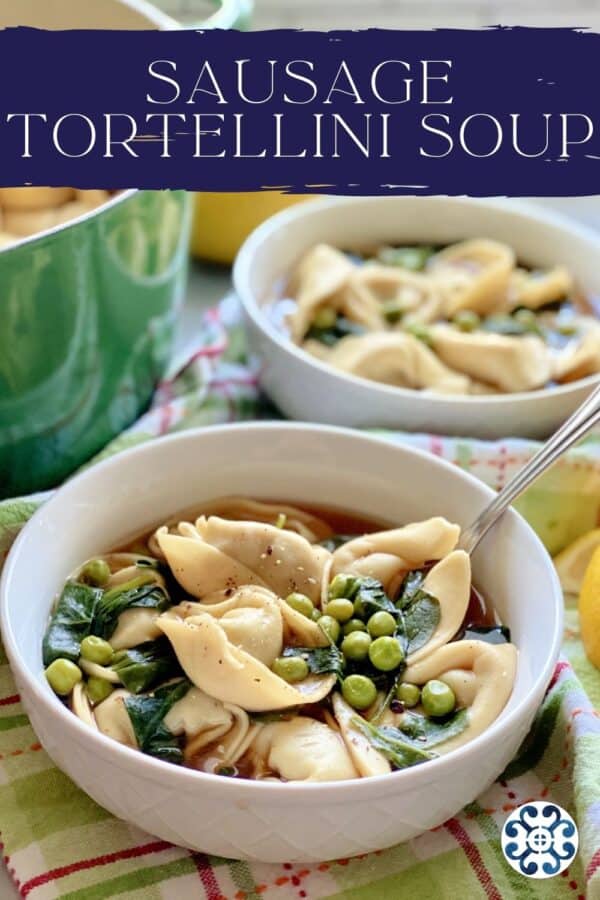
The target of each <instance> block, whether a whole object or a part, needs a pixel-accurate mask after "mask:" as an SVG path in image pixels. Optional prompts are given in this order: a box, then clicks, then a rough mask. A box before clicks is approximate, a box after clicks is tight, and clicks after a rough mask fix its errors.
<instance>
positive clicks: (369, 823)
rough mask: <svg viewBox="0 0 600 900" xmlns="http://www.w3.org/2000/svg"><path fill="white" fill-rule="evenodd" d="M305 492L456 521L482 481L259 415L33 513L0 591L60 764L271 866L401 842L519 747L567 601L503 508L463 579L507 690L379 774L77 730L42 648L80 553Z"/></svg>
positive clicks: (166, 831)
mask: <svg viewBox="0 0 600 900" xmlns="http://www.w3.org/2000/svg"><path fill="white" fill-rule="evenodd" d="M232 493H245V494H250V495H254V496H257V497H272V498H284V499H290V500H296V501H298V502H300V503H301V502H302V501H303V500H304V501H306V502H309V503H317V504H324V505H328V504H329V505H330V506H338V507H342V508H344V507H345V508H346V509H349V510H355V511H358V512H360V513H363V514H365V515H367V516H374V517H379V518H383V519H386V520H390V521H396V522H410V521H414V520H416V519H420V518H424V517H427V516H431V515H434V514H441V515H445V516H447V517H448V518H450V519H452V520H454V521H457V522H459V523H461V524H463V525H464V524H466V523H468V522H469V521H470V519H471V518H472V517H473V516H474V515H475V514H476V513H477V512H478V511H479V510H480V509H481V508H482V506H483V505H484V504H485V503H486V502H487V501H488V500H489V499H490V498H491V497H492V492H491V491H490V490H489V488H487V487H485V486H484V485H482V484H481V483H479V482H478V481H476V480H475V479H474V478H472V477H471V476H469V475H466V474H464V473H463V472H462V471H460V470H459V469H457V468H455V467H453V466H451V465H449V464H447V463H445V462H443V461H440V460H437V459H435V458H433V457H430V456H428V455H426V454H423V453H420V452H417V451H415V450H411V449H406V448H399V447H396V446H393V445H391V444H389V443H387V442H385V441H382V440H380V439H377V438H371V437H365V436H362V435H359V434H355V433H352V432H349V431H344V430H341V429H335V428H325V427H319V426H308V425H290V424H278V423H273V424H253V425H238V426H224V427H219V428H209V429H207V430H203V431H191V432H185V433H183V434H180V435H176V436H173V437H169V438H164V439H162V440H157V441H154V442H152V443H150V444H147V445H144V446H142V447H139V448H136V449H134V450H130V451H127V452H125V453H123V454H121V455H119V456H118V457H116V458H114V459H111V460H108V461H106V462H104V463H101V464H100V465H97V466H95V467H94V468H92V469H89V470H88V471H86V472H84V473H83V474H82V475H79V476H78V477H77V478H75V479H73V481H70V482H69V483H68V484H67V485H65V486H64V487H63V488H62V489H61V490H59V491H58V492H57V493H56V494H55V496H54V497H52V499H50V500H49V501H48V502H47V503H46V504H45V505H44V506H43V507H42V508H41V509H40V510H39V511H38V512H37V513H36V514H35V515H34V516H33V518H32V519H31V521H30V522H29V524H28V525H27V526H26V527H25V528H24V530H23V532H22V533H21V535H20V536H19V538H18V539H17V541H16V543H15V545H14V547H13V549H12V550H11V552H10V554H9V557H8V560H7V562H6V566H5V569H4V574H3V578H2V583H1V585H0V624H1V628H2V634H3V639H4V643H5V646H6V650H7V652H8V656H9V659H10V662H11V666H12V670H13V672H14V675H15V678H16V681H17V685H18V688H19V691H20V693H21V697H22V699H23V703H24V705H25V708H26V710H27V712H28V714H29V715H30V717H31V721H32V723H33V727H34V728H35V730H36V732H37V734H38V736H39V738H40V741H41V742H42V744H43V745H44V747H45V749H46V750H47V752H48V753H49V754H50V756H51V757H52V758H53V759H54V761H55V762H56V764H57V765H58V766H59V767H60V768H61V769H63V770H64V771H65V772H66V773H67V774H68V775H70V777H71V778H72V779H73V780H74V781H75V782H76V783H77V784H78V785H79V786H80V787H81V788H83V790H85V791H87V793H88V794H90V796H92V797H93V798H94V799H95V800H96V801H97V802H98V803H100V804H101V805H102V806H105V807H106V808H107V809H109V810H110V811H111V812H113V813H114V814H115V815H117V816H120V817H121V818H122V819H125V820H127V821H128V822H131V823H134V824H135V825H138V826H140V827H141V828H145V829H146V830H147V831H150V832H152V833H154V834H156V835H159V836H160V837H162V838H164V839H165V840H168V841H172V842H174V843H177V844H182V845H184V846H188V847H192V848H195V849H198V850H203V851H206V852H209V853H215V854H219V855H222V856H226V857H238V858H248V859H259V860H263V861H269V862H279V861H285V860H289V861H294V860H295V861H311V860H312V861H314V860H321V859H329V858H334V857H340V856H351V855H353V854H358V853H363V852H367V851H370V850H375V849H379V848H382V847H387V846H389V845H391V844H394V843H397V842H399V841H403V840H407V839H408V838H411V837H414V836H415V835H416V834H419V833H420V832H422V831H424V830H425V829H428V828H432V827H434V826H436V825H439V824H440V823H441V822H443V821H444V820H445V819H447V818H448V817H449V816H452V815H454V814H455V813H456V812H457V811H458V810H459V809H460V808H461V807H462V806H464V804H465V803H468V802H469V801H471V800H473V799H474V798H475V797H476V796H477V795H478V794H479V793H480V792H481V791H482V790H483V789H484V788H486V787H487V786H488V785H489V784H490V783H491V782H492V781H493V779H494V778H495V777H497V776H498V775H499V773H500V772H501V771H502V769H503V768H504V766H505V765H506V764H507V763H508V762H509V760H510V759H511V757H512V756H513V755H514V754H515V752H516V751H517V749H518V747H519V744H520V743H521V741H522V739H523V738H524V737H525V735H526V733H527V730H528V728H529V726H530V724H531V721H532V718H533V716H534V714H535V711H536V709H537V707H538V705H539V703H540V701H541V699H542V697H543V694H544V690H545V688H546V686H547V684H548V681H549V679H550V677H551V675H552V671H553V668H554V664H555V661H556V658H557V655H558V649H559V644H560V637H561V631H562V628H561V625H562V596H561V592H560V588H559V585H558V581H557V578H556V574H555V572H554V569H553V567H552V564H551V561H550V559H549V557H548V556H547V554H546V551H545V550H544V548H543V547H542V545H541V543H540V541H539V540H538V538H537V537H536V536H535V534H534V533H533V531H532V530H531V529H530V528H529V526H528V525H527V524H526V523H525V521H524V520H523V519H522V518H521V517H520V516H519V515H518V514H517V513H515V512H510V513H508V514H507V515H506V516H505V517H504V519H503V521H502V522H501V523H500V525H499V526H498V527H497V528H496V529H495V530H494V532H493V533H492V534H490V535H489V536H488V537H487V538H486V540H485V543H483V544H482V545H481V547H480V549H479V550H478V551H477V553H476V554H475V558H474V578H475V583H476V584H477V585H478V586H479V587H480V588H481V589H482V590H483V591H484V593H485V594H486V595H487V596H488V597H489V598H490V599H491V600H492V601H493V603H494V604H495V606H496V609H497V610H498V612H499V614H500V616H501V618H502V620H503V621H504V622H505V623H507V624H508V625H509V626H510V627H511V629H512V634H513V639H514V641H515V643H516V644H517V646H518V648H519V663H518V669H517V678H516V683H515V688H514V691H513V694H512V697H511V699H510V701H509V703H508V705H507V707H506V709H505V710H504V711H503V713H502V714H501V716H500V717H499V718H498V720H497V721H496V722H495V723H494V725H493V726H492V727H491V728H490V729H489V730H488V731H487V732H486V733H485V734H484V735H482V736H481V737H479V738H477V739H476V740H474V741H472V742H471V743H470V744H468V745H466V746H465V747H464V748H461V749H458V750H456V751H454V752H452V753H449V754H448V755H447V756H444V757H441V758H439V759H436V760H432V761H431V762H428V763H426V764H424V765H422V766H417V767H416V768H413V769H407V770H405V771H400V772H396V773H393V774H390V775H386V776H379V777H375V778H369V779H363V780H357V781H346V782H333V783H332V782H329V783H327V784H323V783H320V784H301V783H295V784H276V783H259V782H252V781H238V780H233V779H227V778H220V777H218V776H215V775H208V774H204V773H200V772H193V771H191V770H190V769H184V768H179V767H177V766H173V765H169V764H167V763H163V762H159V761H158V760H154V759H152V758H150V757H148V756H143V755H142V754H141V753H138V752H136V751H134V750H130V749H127V748H125V747H122V746H121V745H120V744H117V743H115V742H114V741H112V740H109V739H108V738H106V737H104V736H102V735H99V734H98V733H96V732H94V731H92V730H91V729H89V728H88V727H87V726H86V725H84V724H83V723H82V722H81V721H80V720H79V719H77V718H76V717H75V716H74V715H73V714H72V713H70V712H69V711H68V710H67V709H65V708H64V707H63V705H62V704H61V703H60V702H59V700H58V699H57V698H56V697H55V696H54V694H53V693H52V691H51V690H50V688H49V686H48V685H47V683H46V680H45V678H44V674H43V666H42V659H41V642H42V636H43V633H44V629H45V626H46V622H47V618H48V613H49V611H50V608H51V605H52V602H53V599H54V597H55V596H56V594H57V592H58V591H60V589H61V586H62V584H63V582H64V580H65V578H66V577H67V575H68V574H69V572H71V571H73V569H74V568H75V567H76V566H77V565H78V564H79V563H80V562H81V560H82V559H85V558H86V557H89V556H91V555H93V554H94V553H98V552H99V551H102V550H107V549H109V548H111V547H113V546H114V545H116V544H118V543H119V542H120V541H122V540H124V539H126V538H127V537H129V536H131V535H132V534H135V533H136V532H138V533H139V532H140V531H142V530H143V529H144V528H146V527H149V526H152V525H153V524H154V523H159V522H161V521H162V520H163V519H164V518H165V517H167V516H168V515H170V514H172V513H173V512H175V511H177V510H178V509H183V508H184V507H186V506H189V505H190V504H191V503H194V502H201V501H203V500H206V499H208V498H212V497H217V496H219V495H224V494H232Z"/></svg>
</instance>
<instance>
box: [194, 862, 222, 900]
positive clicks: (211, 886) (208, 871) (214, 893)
mask: <svg viewBox="0 0 600 900" xmlns="http://www.w3.org/2000/svg"><path fill="white" fill-rule="evenodd" d="M192 859H193V860H194V864H195V866H196V869H197V871H198V875H199V877H200V881H201V882H202V887H203V888H204V890H205V892H206V900H224V898H223V894H222V893H221V890H220V888H219V883H218V881H217V878H216V875H215V873H214V869H213V867H212V866H211V864H210V863H209V861H208V859H207V858H206V856H205V855H204V854H203V853H192Z"/></svg>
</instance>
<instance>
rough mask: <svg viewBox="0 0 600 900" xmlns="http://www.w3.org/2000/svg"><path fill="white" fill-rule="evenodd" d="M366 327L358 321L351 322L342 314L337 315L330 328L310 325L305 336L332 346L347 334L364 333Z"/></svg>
mask: <svg viewBox="0 0 600 900" xmlns="http://www.w3.org/2000/svg"><path fill="white" fill-rule="evenodd" d="M365 331H366V329H365V328H364V327H363V326H362V325H359V324H358V322H352V321H351V320H350V319H346V318H345V317H344V316H338V317H337V320H336V322H335V325H332V326H331V327H330V328H319V327H318V326H316V325H311V326H310V328H309V329H308V332H307V333H306V337H307V338H312V339H313V340H315V341H320V342H321V343H322V344H325V346H327V347H334V346H335V344H337V342H338V341H340V340H341V339H342V338H343V337H346V336H347V335H349V334H364V333H365Z"/></svg>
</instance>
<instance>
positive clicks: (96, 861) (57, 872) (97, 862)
mask: <svg viewBox="0 0 600 900" xmlns="http://www.w3.org/2000/svg"><path fill="white" fill-rule="evenodd" d="M172 847H173V844H169V843H167V841H153V842H152V843H150V844H140V845H139V846H137V847H128V848H127V849H126V850H117V851H115V853H107V854H105V855H104V856H95V857H92V858H90V859H80V860H79V861H78V862H74V863H70V864H69V865H68V866H61V867H60V868H58V869H50V870H49V871H48V872H42V874H41V875H36V876H35V878H31V879H30V880H29V881H26V882H25V884H23V885H22V886H21V894H22V896H23V897H27V896H28V895H29V894H30V893H31V891H33V890H34V889H35V888H38V887H41V886H42V885H44V884H48V882H50V881H56V880H57V879H58V878H65V877H66V876H67V875H72V874H73V873H74V872H82V871H83V870H84V869H95V868H96V866H107V865H109V864H110V863H113V862H118V861H120V860H123V859H137V857H139V856H148V854H150V853H161V852H162V851H163V850H170V849H171V848H172Z"/></svg>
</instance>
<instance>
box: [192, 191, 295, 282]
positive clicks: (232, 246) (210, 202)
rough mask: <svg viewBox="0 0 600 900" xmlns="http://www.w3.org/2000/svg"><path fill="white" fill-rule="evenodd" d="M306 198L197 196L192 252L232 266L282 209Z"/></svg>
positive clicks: (258, 194)
mask: <svg viewBox="0 0 600 900" xmlns="http://www.w3.org/2000/svg"><path fill="white" fill-rule="evenodd" d="M306 199H307V196H306V195H305V194H302V195H294V194H291V195H290V194H281V193H279V191H257V192H256V193H251V194H211V193H207V194H197V195H196V198H195V208H194V224H193V229H192V244H191V249H192V253H193V254H194V256H200V257H202V258H203V259H208V260H210V261H211V262H218V263H225V264H227V265H228V264H230V263H232V262H233V260H234V259H235V255H236V253H237V252H238V250H239V249H240V247H241V245H242V244H243V243H244V241H245V240H246V238H247V237H248V235H249V234H250V232H252V231H254V229H255V228H256V227H257V226H258V225H260V223H261V222H264V220H265V219H268V218H269V216H272V215H273V214H274V213H276V212H279V210H280V209H286V207H288V206H291V205H292V204H294V203H300V202H301V201H302V200H306Z"/></svg>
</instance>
